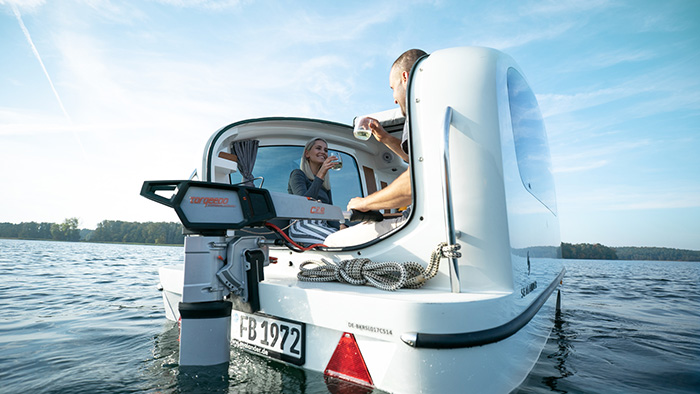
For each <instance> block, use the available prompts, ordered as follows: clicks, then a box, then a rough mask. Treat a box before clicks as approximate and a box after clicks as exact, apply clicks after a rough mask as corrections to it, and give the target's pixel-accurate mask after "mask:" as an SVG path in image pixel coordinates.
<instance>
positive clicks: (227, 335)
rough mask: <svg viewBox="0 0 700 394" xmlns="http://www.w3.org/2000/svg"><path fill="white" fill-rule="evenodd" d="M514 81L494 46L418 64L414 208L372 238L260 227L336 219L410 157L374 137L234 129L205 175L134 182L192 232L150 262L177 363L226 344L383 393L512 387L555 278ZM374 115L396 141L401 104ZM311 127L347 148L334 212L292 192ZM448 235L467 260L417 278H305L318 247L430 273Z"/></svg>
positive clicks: (521, 92) (305, 124)
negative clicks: (304, 236)
mask: <svg viewBox="0 0 700 394" xmlns="http://www.w3.org/2000/svg"><path fill="white" fill-rule="evenodd" d="M523 75H524V74H523V72H522V71H521V70H520V68H519V67H518V65H517V64H516V63H515V62H514V61H513V59H511V58H510V57H509V56H507V55H505V54H503V53H501V52H499V51H496V50H493V49H488V48H478V47H464V48H453V49H446V50H440V51H436V52H434V53H432V54H430V55H429V56H427V57H424V58H422V59H421V60H419V61H418V62H417V63H416V65H415V66H414V68H413V70H412V72H411V73H410V76H411V77H410V82H409V86H408V90H407V110H408V116H407V117H406V118H408V119H410V125H409V129H410V144H411V145H410V146H411V149H410V163H411V166H410V169H409V171H410V174H411V180H412V185H413V204H412V207H411V209H410V215H409V217H408V220H407V221H406V222H405V224H404V225H403V226H401V227H399V228H397V229H396V230H394V231H392V232H391V233H388V234H385V235H384V236H382V237H380V238H378V239H376V240H372V241H370V242H367V243H365V244H361V245H353V246H349V247H344V248H327V247H319V248H314V249H310V250H307V251H303V252H302V251H301V250H300V249H298V248H297V247H295V246H290V243H289V242H288V241H284V242H280V241H279V239H282V238H281V236H277V235H275V234H269V233H270V232H272V231H270V228H271V226H267V224H270V223H272V224H275V223H276V224H280V225H281V226H284V224H286V223H288V222H289V220H295V219H303V218H327V219H342V215H343V212H342V210H341V208H340V207H343V208H344V207H345V205H346V203H347V201H348V200H349V199H350V198H351V197H354V196H357V195H368V194H369V193H371V192H373V191H375V190H377V189H381V188H383V187H385V186H386V185H387V184H389V183H391V181H392V180H393V179H395V178H396V177H397V176H398V175H399V174H401V173H402V172H403V171H405V170H406V169H407V168H408V166H407V164H406V163H405V162H403V161H402V160H401V159H400V158H398V157H397V156H396V155H395V154H393V153H392V152H391V151H390V150H389V149H387V148H386V147H385V146H384V145H382V144H381V143H379V142H377V141H375V140H374V139H373V138H371V139H370V140H368V141H360V140H357V139H355V138H354V137H353V133H352V126H351V125H343V124H339V123H334V122H328V121H322V120H317V119H301V118H263V119H251V120H245V121H241V122H236V123H232V124H230V125H227V126H225V127H223V128H221V129H220V130H218V131H216V132H215V133H214V134H213V135H212V136H211V138H209V141H208V142H207V144H206V147H205V150H204V156H203V162H202V167H201V169H200V171H201V172H199V175H200V176H201V180H200V181H191V180H188V181H147V182H145V183H144V187H143V190H142V195H144V196H145V197H148V198H150V199H153V200H156V201H157V202H160V203H162V204H165V205H167V206H170V207H172V208H174V209H175V210H176V211H177V213H178V215H179V217H180V219H181V220H182V221H183V225H184V226H185V228H186V229H187V230H188V234H187V237H186V239H185V262H184V268H183V267H182V266H167V267H162V268H161V269H160V280H161V284H162V286H163V299H164V303H165V312H166V317H167V318H168V319H171V320H175V321H178V320H180V322H181V328H180V330H181V332H180V335H181V339H180V354H179V357H180V365H182V366H187V365H214V364H220V363H226V362H229V360H230V357H231V352H230V345H231V344H232V345H234V346H237V347H240V348H242V349H245V350H246V351H250V352H253V353H256V354H258V355H260V356H261V357H268V358H273V359H277V360H279V361H280V362H283V363H288V364H291V365H296V366H298V367H300V368H304V369H307V370H312V371H319V372H322V373H324V374H325V375H327V376H329V377H333V378H339V379H344V380H348V381H351V382H354V383H357V384H359V385H363V386H367V387H371V388H377V389H380V390H384V391H388V392H397V393H410V392H425V393H445V392H480V393H486V392H494V393H498V392H504V393H505V392H509V391H511V390H513V389H514V388H516V387H518V386H519V385H520V384H521V383H522V382H523V380H524V379H525V378H526V377H527V375H528V373H529V371H530V370H531V369H532V367H533V366H534V364H535V362H536V361H537V359H538V358H539V355H540V352H541V350H542V348H543V346H544V344H545V342H546V341H547V338H548V336H549V333H550V331H551V328H552V326H553V318H554V314H555V310H556V309H557V308H558V301H559V300H558V296H556V297H555V296H554V295H553V294H554V292H555V290H557V288H558V287H559V286H560V284H561V281H562V278H563V275H564V269H563V268H562V264H561V262H560V261H559V259H560V257H561V251H560V236H559V223H558V217H557V210H556V198H555V193H554V183H553V178H552V173H551V165H550V155H549V148H548V144H547V137H546V132H545V128H544V123H543V120H542V117H541V114H540V111H539V108H538V105H537V101H536V99H535V96H534V94H533V93H532V91H531V90H530V88H529V87H528V84H527V82H526V80H525V79H524V77H523ZM374 116H376V117H377V118H378V119H379V120H380V121H382V123H383V124H384V126H385V128H386V129H387V130H388V131H390V132H393V133H396V135H398V136H400V135H401V131H402V128H403V124H404V122H405V121H406V118H404V117H403V116H401V113H400V112H399V111H398V110H396V111H384V112H379V113H377V114H375V115H374ZM318 136H320V137H323V138H324V139H325V140H326V141H328V145H329V149H331V150H335V151H338V152H341V157H342V158H343V168H342V169H341V170H340V171H337V172H332V173H331V181H332V185H333V186H332V187H333V188H332V190H333V196H334V203H335V204H336V206H331V205H325V204H320V203H317V202H314V201H309V200H307V199H306V198H304V197H299V196H293V195H290V194H288V193H287V182H288V176H289V173H290V171H291V170H293V169H295V168H298V166H299V158H300V156H301V151H302V149H303V146H304V144H305V143H306V142H307V141H308V140H309V139H310V138H312V137H318ZM246 141H247V142H246ZM251 141H257V142H251ZM256 145H257V152H255V146H256ZM232 155H236V157H233V156H232ZM232 159H234V160H232ZM251 162H254V166H253V168H252V175H251V174H250V172H251V171H250V170H249V167H250V164H251ZM242 173H243V174H244V175H243V176H242V175H241V174H242ZM252 177H262V178H263V179H264V183H263V184H262V187H260V186H261V185H260V184H259V183H260V179H258V180H253V181H252V182H253V186H250V179H251V178H252ZM242 180H243V181H249V182H248V183H247V184H248V186H244V185H237V183H239V182H240V181H242ZM385 214H389V213H386V212H385ZM265 232H267V233H268V234H264V233H265ZM275 239H277V240H275ZM441 244H442V245H444V244H446V245H453V246H454V248H458V249H459V253H461V256H459V257H457V256H455V255H450V254H449V253H447V254H446V255H441V254H440V253H438V254H437V260H438V261H439V268H438V270H437V274H436V275H435V276H434V277H432V278H431V279H429V280H427V281H426V282H425V283H424V284H423V285H422V287H420V288H416V289H409V288H400V289H397V290H394V291H387V290H382V289H379V288H377V287H374V286H370V285H369V284H366V285H351V284H348V283H341V282H338V281H331V282H310V281H303V280H300V279H299V278H298V274H299V272H300V266H301V265H302V263H304V262H306V261H321V260H322V259H325V260H326V261H328V262H334V263H339V262H340V261H345V260H351V259H357V258H365V259H369V260H370V261H372V262H398V263H400V264H403V263H405V262H416V263H418V264H420V265H421V266H422V267H427V266H428V265H429V264H430V258H431V254H432V253H433V252H434V251H435V250H436V249H437V250H438V251H439V246H440V245H441ZM397 270H398V268H397Z"/></svg>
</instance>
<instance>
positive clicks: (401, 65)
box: [324, 49, 427, 246]
mask: <svg viewBox="0 0 700 394" xmlns="http://www.w3.org/2000/svg"><path fill="white" fill-rule="evenodd" d="M426 55H427V53H425V52H424V51H422V50H420V49H410V50H408V51H406V52H404V53H403V54H401V56H399V57H398V59H396V61H395V62H394V64H393V65H392V66H391V72H390V73H389V85H390V86H391V89H392V90H393V92H394V103H396V104H398V105H399V107H400V108H401V112H402V113H403V115H404V116H406V89H407V87H408V81H409V73H410V71H411V68H412V67H413V65H414V64H415V63H416V61H418V59H420V58H421V57H423V56H426ZM357 124H358V126H365V128H366V129H369V130H370V131H371V132H372V135H373V136H374V138H376V139H377V141H379V142H381V143H383V144H384V145H386V146H387V147H388V148H389V149H391V150H392V151H393V152H394V153H396V154H397V155H399V157H401V158H402V159H403V160H404V161H408V124H409V120H408V118H406V120H405V123H404V127H403V136H402V138H401V139H398V138H396V137H394V136H392V135H389V133H387V132H386V130H384V128H383V127H382V125H381V124H380V123H379V121H377V120H376V119H373V118H369V117H366V118H362V119H359V120H358V121H357ZM409 165H410V163H409ZM412 201H413V197H412V191H411V175H410V171H409V169H406V171H404V172H403V173H402V174H401V175H399V176H398V177H397V178H396V179H394V181H393V182H392V183H391V184H389V185H388V186H387V187H385V188H384V189H382V190H379V191H377V192H375V193H372V194H370V195H369V196H367V197H355V198H353V199H351V200H350V201H349V202H348V206H347V209H348V211H350V210H352V209H356V210H358V211H363V212H366V211H374V210H380V209H396V208H400V207H405V206H408V205H410V204H411V203H412ZM407 213H408V211H404V215H402V216H400V217H398V218H394V219H388V220H383V221H381V222H364V223H360V224H358V225H356V226H352V227H349V228H347V229H345V230H341V231H338V232H336V233H333V234H331V235H330V236H328V237H327V238H326V240H325V242H324V244H325V245H327V246H346V245H357V244H360V243H364V242H368V241H370V240H372V239H374V238H377V237H379V236H381V235H382V234H385V233H387V232H389V231H391V230H393V229H395V228H396V227H398V226H399V225H400V224H401V223H402V222H403V221H405V220H406V218H407V216H408V215H407Z"/></svg>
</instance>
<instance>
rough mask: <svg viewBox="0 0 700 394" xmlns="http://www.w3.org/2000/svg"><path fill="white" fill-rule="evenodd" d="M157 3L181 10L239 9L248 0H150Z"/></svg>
mask: <svg viewBox="0 0 700 394" xmlns="http://www.w3.org/2000/svg"><path fill="white" fill-rule="evenodd" d="M152 1H155V2H157V3H161V4H166V5H170V6H175V7H182V8H204V9H210V10H222V9H235V8H239V7H240V6H241V5H243V4H245V3H249V2H250V1H249V0H152Z"/></svg>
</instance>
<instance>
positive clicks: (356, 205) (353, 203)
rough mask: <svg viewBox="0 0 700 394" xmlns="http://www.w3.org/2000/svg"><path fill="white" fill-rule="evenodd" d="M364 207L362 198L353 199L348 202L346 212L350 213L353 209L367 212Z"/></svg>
mask: <svg viewBox="0 0 700 394" xmlns="http://www.w3.org/2000/svg"><path fill="white" fill-rule="evenodd" d="M365 205H366V204H365V199H364V198H363V197H354V198H353V199H351V200H350V201H348V208H347V210H348V211H352V210H353V209H357V210H358V211H362V212H367V211H369V209H367V208H366V206H365Z"/></svg>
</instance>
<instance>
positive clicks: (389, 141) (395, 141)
mask: <svg viewBox="0 0 700 394" xmlns="http://www.w3.org/2000/svg"><path fill="white" fill-rule="evenodd" d="M370 119H371V122H370V124H369V128H370V130H372V134H373V135H374V138H376V139H377V141H379V142H381V143H382V144H384V145H386V146H387V147H388V148H389V149H391V150H392V151H393V152H394V153H396V154H397V155H399V157H400V158H402V159H403V161H406V162H408V155H407V154H406V152H404V151H403V149H401V139H400V138H396V137H394V136H392V135H390V134H389V133H388V132H387V131H386V130H384V127H382V125H381V124H380V123H379V121H378V120H376V119H373V118H370Z"/></svg>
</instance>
